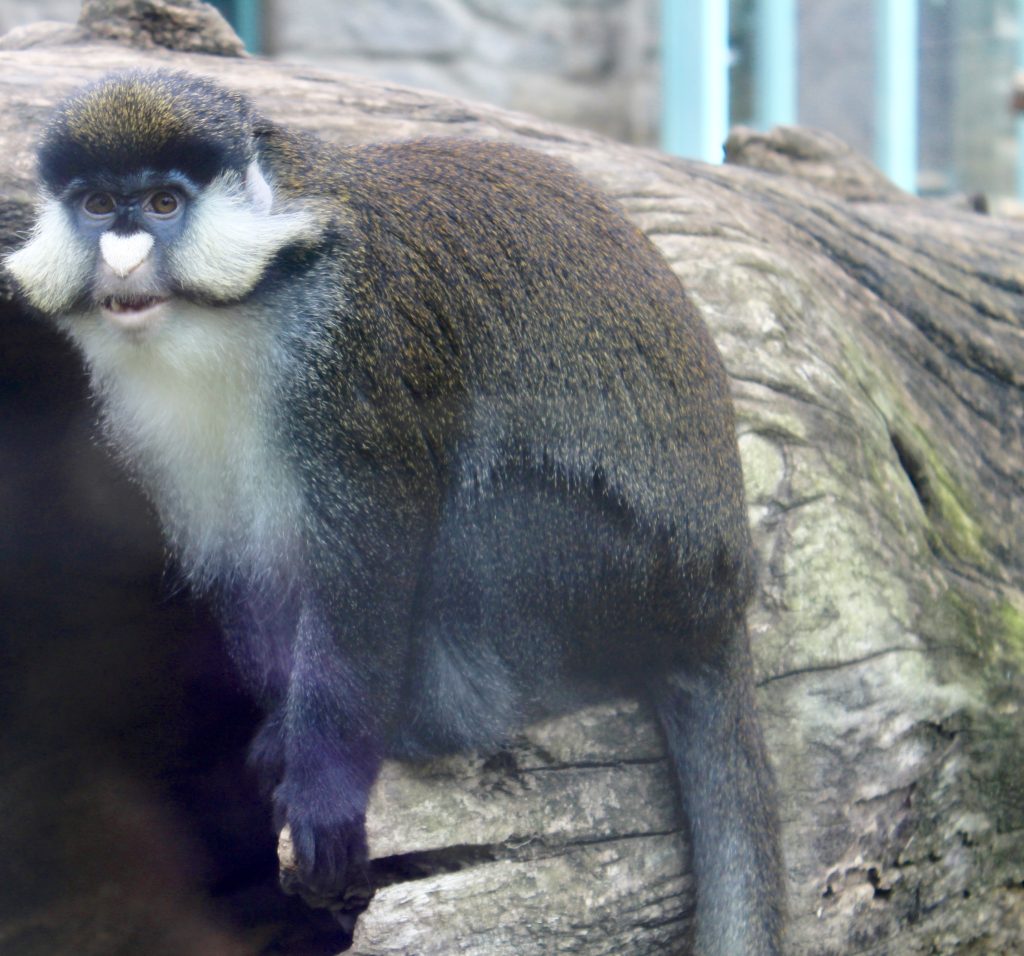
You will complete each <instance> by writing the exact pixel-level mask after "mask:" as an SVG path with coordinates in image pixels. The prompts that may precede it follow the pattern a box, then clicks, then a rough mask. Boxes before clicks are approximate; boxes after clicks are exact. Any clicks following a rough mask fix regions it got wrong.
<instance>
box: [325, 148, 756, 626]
mask: <svg viewBox="0 0 1024 956" xmlns="http://www.w3.org/2000/svg"><path fill="white" fill-rule="evenodd" d="M331 160H332V161H333V162H334V164H335V166H334V168H333V170H332V171H331V172H330V174H329V175H328V176H327V177H326V178H325V188H326V189H328V190H330V191H332V192H333V193H334V194H335V195H336V196H337V198H338V200H339V204H340V208H341V210H342V212H341V222H340V224H339V242H340V243H341V244H343V245H345V246H347V247H348V250H347V252H346V255H345V257H344V258H345V261H346V263H347V264H348V267H349V268H351V270H352V276H351V279H350V286H349V288H350V299H351V302H352V303H353V308H352V309H351V311H346V312H345V313H344V314H341V315H339V317H338V328H337V336H339V337H340V339H341V340H342V343H341V348H340V349H339V348H338V345H339V341H338V339H335V341H334V344H333V346H332V351H335V352H336V351H346V350H347V351H349V352H352V351H353V350H355V351H357V352H359V353H360V358H359V360H358V362H354V363H353V368H356V367H358V368H363V367H366V366H370V367H373V368H374V369H376V370H377V378H376V384H375V386H374V388H373V395H372V396H371V401H376V402H385V403H387V404H388V405H390V406H391V409H392V416H391V418H390V421H391V423H392V426H393V427H395V428H397V429H398V430H399V431H404V432H406V433H407V434H415V435H416V438H417V440H419V438H420V436H422V442H421V444H422V445H423V446H424V447H425V449H426V452H425V460H424V462H423V465H422V469H421V473H422V474H424V475H425V474H428V473H430V474H431V475H433V473H435V472H437V471H440V472H442V473H443V476H444V477H442V479H441V488H440V490H439V494H440V495H441V496H442V498H445V497H450V494H451V491H450V489H451V488H452V487H459V486H466V485H469V484H476V485H480V484H486V483H488V482H494V481H499V482H500V481H507V480H508V478H509V476H510V475H512V474H513V473H516V472H520V471H526V472H530V473H531V474H534V475H537V476H540V480H542V481H548V482H549V483H552V484H553V485H560V486H561V487H563V488H564V489H566V490H567V493H568V494H570V495H573V494H575V495H576V496H577V497H581V498H586V499H588V501H590V502H591V503H592V504H593V505H594V506H595V507H597V508H599V509H605V510H606V511H608V512H609V513H614V514H615V515H617V517H616V519H615V520H617V521H620V520H621V521H624V522H625V524H626V525H628V526H630V527H633V528H634V529H637V528H639V529H643V530H642V532H641V534H640V535H639V536H637V537H643V538H644V540H646V541H647V542H658V544H656V545H651V544H648V545H647V546H646V547H647V551H648V552H649V550H650V547H659V548H661V549H663V551H664V561H665V562H667V563H669V564H671V565H672V566H673V568H674V569H675V570H676V571H679V575H678V576H677V577H673V574H668V577H667V578H666V581H665V583H664V586H665V587H666V588H675V589H677V590H680V589H682V590H681V591H680V600H681V601H683V602H684V603H686V604H687V605H688V606H690V607H692V608H695V607H697V606H698V605H701V606H704V607H706V608H707V609H708V613H709V614H712V615H714V614H715V613H716V612H715V611H714V607H717V606H718V605H721V606H722V607H729V608H735V607H737V606H739V607H742V605H743V604H745V602H746V594H747V592H748V590H749V587H750V582H751V579H752V570H751V557H750V540H749V531H748V526H747V518H746V510H745V506H744V500H743V491H742V478H741V471H740V466H739V460H738V454H737V449H736V440H735V430H734V422H733V414H732V405H731V400H730V397H729V388H728V381H727V378H726V375H725V372H724V369H723V366H722V362H721V358H720V356H719V353H718V350H717V349H716V347H715V345H714V343H713V341H712V340H711V338H710V335H709V333H708V330H707V328H706V327H705V325H704V323H703V321H702V320H701V319H700V318H699V316H698V315H697V313H696V311H695V310H694V308H693V306H692V305H691V304H690V302H689V301H688V299H687V298H686V296H685V293H684V292H683V289H682V287H681V286H680V284H679V281H678V280H677V278H676V276H675V275H674V273H673V272H672V271H671V269H670V268H669V267H668V265H667V263H666V262H665V261H664V259H663V258H662V257H661V255H660V254H659V253H658V252H657V250H656V249H655V248H654V247H653V245H652V244H651V243H650V242H649V241H648V240H647V239H646V237H644V236H643V235H642V234H641V233H640V232H639V230H637V229H636V228H635V227H634V226H633V225H632V224H630V223H629V222H628V220H627V219H626V218H625V216H624V215H623V214H622V212H621V211H619V210H618V209H617V208H615V207H613V206H612V205H611V204H609V203H608V202H607V201H606V200H605V199H603V198H602V197H601V196H600V195H599V194H598V193H597V192H596V190H594V189H593V188H592V187H590V186H589V185H588V184H587V183H586V182H584V181H583V180H582V179H581V178H580V177H579V176H578V175H577V174H576V173H574V172H573V171H572V170H571V169H570V168H569V167H568V166H565V165H563V164H561V163H559V162H557V161H554V160H552V159H550V158H548V157H545V156H543V155H541V154H538V153H535V152H531V151H527V150H524V149H520V148H517V147H514V146H510V145H507V144H496V143H483V142H476V141H467V140H422V141H415V142H406V143H396V144H378V145H372V146H363V147H355V148H352V149H350V150H348V151H346V152H344V153H342V154H341V161H340V164H338V157H337V154H334V155H332V156H331ZM365 303H374V305H373V307H372V308H371V307H364V304H365ZM370 353H372V354H370ZM336 374H337V375H338V376H340V377H344V376H346V375H348V374H349V372H347V371H345V370H340V369H339V370H338V371H337V373H336ZM382 382H383V383H385V384H381V383H382ZM368 389H369V386H366V387H364V388H363V390H362V391H363V393H364V394H365V393H366V392H367V390H368ZM380 441H382V442H383V441H384V439H383V438H382V439H380ZM401 444H402V446H403V447H405V448H408V446H409V442H408V441H406V440H403V441H402V442H401ZM427 457H429V462H427V461H426V458H427ZM415 467H416V466H415V464H410V468H415ZM588 507H589V505H588ZM577 517H578V516H577ZM552 520H554V519H553V518H552ZM581 520H582V519H581ZM587 520H589V519H587ZM563 532H564V533H569V534H571V533H572V532H571V529H570V528H566V529H560V530H559V531H554V530H552V531H551V532H550V535H549V537H550V538H551V544H552V547H555V546H556V545H557V543H558V542H556V541H555V538H557V537H558V536H559V535H562V534H563ZM531 533H532V534H534V535H535V537H536V538H542V537H543V536H544V535H545V529H544V528H543V527H537V528H534V529H532V531H531ZM534 544H535V545H538V544H542V543H541V542H539V541H534ZM600 546H601V547H604V545H600ZM608 547H612V546H611V545H610V544H608ZM614 547H615V548H620V549H621V548H622V543H621V542H619V543H617V544H615V545H614ZM658 560H660V559H658ZM655 563H657V560H656V562H655ZM637 564H638V566H640V565H644V566H645V567H647V568H650V567H651V566H652V564H651V558H650V554H649V553H645V554H644V555H643V556H638V557H637ZM595 573H596V572H595ZM670 579H671V580H670ZM684 592H685V593H684Z"/></svg>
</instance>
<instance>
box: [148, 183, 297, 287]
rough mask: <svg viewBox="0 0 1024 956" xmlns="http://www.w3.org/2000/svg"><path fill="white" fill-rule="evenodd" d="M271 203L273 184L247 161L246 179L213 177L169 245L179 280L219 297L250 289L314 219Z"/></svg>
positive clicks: (171, 263) (174, 270) (172, 265)
mask: <svg viewBox="0 0 1024 956" xmlns="http://www.w3.org/2000/svg"><path fill="white" fill-rule="evenodd" d="M254 165H255V164H254ZM257 173H258V174H259V175H258V178H257ZM272 205H273V193H272V191H271V187H270V185H269V184H268V183H267V182H266V180H265V179H264V178H263V175H262V173H259V170H258V167H255V170H254V169H253V167H250V171H249V174H248V176H247V179H246V181H244V182H243V181H242V179H241V178H240V177H239V176H238V175H237V174H228V175H225V176H221V177H220V178H219V179H215V180H214V181H213V182H212V183H210V185H209V186H207V187H206V189H205V190H204V192H203V194H202V195H201V196H200V197H199V198H198V199H197V200H196V202H195V204H194V205H193V207H192V210H191V219H190V222H189V224H188V226H187V227H186V229H185V232H184V234H183V235H182V236H181V237H180V238H179V239H178V241H177V242H176V243H175V244H174V246H173V247H172V248H171V249H169V250H168V260H169V262H170V265H171V268H172V271H173V273H174V276H175V278H176V279H177V281H178V282H179V283H180V284H181V285H182V286H183V287H184V288H186V289H189V290H194V291H196V292H200V293H202V294H204V295H208V296H210V297H211V298H213V299H215V300H220V301H226V300H232V299H239V298H242V297H243V296H244V295H246V294H248V293H249V292H251V291H252V289H253V288H254V287H255V285H256V283H257V282H259V280H260V278H261V277H262V276H263V273H264V271H265V269H266V268H267V266H268V265H269V263H270V261H271V259H273V258H274V256H275V255H277V253H278V252H279V251H280V250H281V249H283V248H284V247H285V246H287V245H289V244H290V243H292V242H295V241H297V240H299V239H301V238H302V237H303V236H305V235H308V234H309V233H310V232H311V227H312V226H313V225H314V217H313V215H312V214H311V213H310V212H308V211H306V210H304V209H292V210H286V211H283V212H278V213H274V212H271V211H270V209H271V206H272Z"/></svg>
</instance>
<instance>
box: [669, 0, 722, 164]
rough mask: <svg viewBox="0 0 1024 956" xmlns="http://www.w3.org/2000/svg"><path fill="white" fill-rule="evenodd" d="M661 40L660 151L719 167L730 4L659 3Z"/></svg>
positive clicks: (715, 0) (716, 0) (705, 0)
mask: <svg viewBox="0 0 1024 956" xmlns="http://www.w3.org/2000/svg"><path fill="white" fill-rule="evenodd" d="M661 41H662V46H661V55H662V107H661V143H662V148H663V149H664V150H665V152H667V153H674V154H676V155H677V156H690V157H692V158H694V159H703V160H704V161H705V162H709V163H720V162H721V161H722V144H723V143H724V142H725V137H726V135H727V134H728V131H729V4H728V0H662V4H661Z"/></svg>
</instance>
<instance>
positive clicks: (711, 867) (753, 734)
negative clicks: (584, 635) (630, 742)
mask: <svg viewBox="0 0 1024 956" xmlns="http://www.w3.org/2000/svg"><path fill="white" fill-rule="evenodd" d="M741 626H742V625H741ZM740 636H741V641H740V642H739V643H740V649H739V650H740V653H741V654H742V656H743V657H744V658H746V659H745V660H742V661H739V662H738V664H737V661H735V660H733V661H731V662H730V664H731V666H730V667H729V668H728V670H726V671H724V672H723V671H722V670H720V669H718V668H715V667H712V666H702V667H700V668H697V669H690V668H687V669H685V670H683V669H679V670H675V671H670V672H669V673H668V674H667V675H665V676H662V677H659V678H658V679H657V680H656V682H655V685H654V688H653V690H654V700H655V706H656V709H657V712H658V716H659V718H660V720H661V725H662V728H663V730H664V734H665V739H666V743H667V747H668V752H669V756H670V758H671V761H672V763H673V765H674V767H675V770H676V774H677V777H678V784H679V792H680V797H681V802H682V807H683V812H684V814H685V816H686V819H687V822H688V824H689V829H690V837H691V844H692V847H693V869H694V875H695V878H696V885H697V941H696V952H697V953H699V954H700V956H777V954H779V953H781V951H782V950H781V946H782V942H781V937H782V927H783V921H784V914H785V890H784V876H783V866H782V856H781V852H780V849H779V823H778V816H777V811H776V804H775V782H774V779H773V776H772V773H771V769H770V767H769V765H768V760H767V757H766V754H765V748H764V742H763V739H762V737H761V729H760V726H759V724H758V722H757V717H756V714H755V711H754V700H753V688H752V681H751V678H750V666H749V651H748V650H747V644H746V635H745V633H744V634H742V635H740Z"/></svg>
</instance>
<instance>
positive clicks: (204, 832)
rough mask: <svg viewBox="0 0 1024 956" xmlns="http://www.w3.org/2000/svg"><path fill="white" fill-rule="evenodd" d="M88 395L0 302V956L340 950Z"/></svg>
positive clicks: (216, 667)
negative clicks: (306, 892) (104, 441)
mask: <svg viewBox="0 0 1024 956" xmlns="http://www.w3.org/2000/svg"><path fill="white" fill-rule="evenodd" d="M86 392H87V387H86V382H85V378H84V375H83V373H82V370H81V368H80V365H79V363H78V360H77V358H76V356H75V355H74V354H73V353H72V352H71V350H70V348H69V347H68V346H67V345H66V344H65V343H64V341H63V340H62V339H61V338H60V337H59V336H58V335H57V334H56V333H55V332H53V331H52V330H51V329H50V328H49V327H48V326H45V325H43V324H42V323H39V322H36V321H33V320H31V319H29V318H26V317H25V316H24V315H22V314H20V313H19V312H17V311H16V310H14V309H12V308H11V307H10V306H6V307H0V954H3V956H44V954H45V956H59V954H68V956H71V954H75V956H92V954H95V956H120V954H124V956H129V954H143V953H144V954H146V956H163V954H167V956H170V954H175V956H180V954H184V953H188V954H191V956H204V954H210V956H235V954H238V956H242V954H246V956H248V954H272V953H274V954H276V953H281V954H284V953H287V954H289V956H293V954H294V956H313V954H327V953H334V952H337V951H339V950H340V949H341V948H342V947H343V946H344V945H346V944H347V939H346V938H345V936H344V934H343V933H342V931H341V930H340V929H339V927H338V926H337V924H336V923H334V922H333V921H332V920H331V918H330V917H329V916H327V915H325V914H322V913H315V912H313V911H310V910H308V909H307V908H306V907H305V906H304V905H303V904H302V903H301V902H300V901H298V900H297V899H294V898H290V897H286V896H285V895H284V894H282V893H281V891H280V890H279V889H278V887H277V861H276V852H275V837H274V834H273V832H272V828H271V822H270V811H269V808H268V807H267V806H266V805H265V803H264V801H263V800H262V799H261V798H260V796H259V794H258V791H257V787H256V782H255V780H254V779H253V777H252V775H251V774H250V773H249V772H248V770H247V769H246V767H245V748H246V744H247V742H248V740H249V738H250V736H251V734H252V732H253V729H254V726H255V724H256V721H257V717H258V715H257V714H256V713H255V711H254V709H253V708H252V706H251V705H250V704H249V702H248V701H247V699H246V698H245V696H244V695H243V694H242V692H241V690H240V688H239V685H238V682H237V680H236V679H235V676H234V674H233V672H232V669H231V666H230V663H229V661H228V660H227V657H226V654H225V651H224V648H223V646H222V642H221V638H220V635H219V633H218V630H217V627H216V625H215V623H214V622H213V620H212V619H211V617H210V614H209V613H208V611H207V610H206V609H205V608H204V607H202V606H201V605H199V604H198V603H196V602H194V601H193V600H192V599H190V597H189V596H188V595H187V594H186V593H185V592H184V591H183V589H181V588H180V587H177V586H176V584H175V580H174V575H173V572H171V571H168V569H167V563H166V560H165V556H164V553H163V548H162V545H161V542H160V536H159V533H158V531H157V528H156V526H155V524H154V521H153V517H152V515H151V513H150V510H149V508H148V506H147V505H146V503H145V501H144V500H143V499H142V497H141V495H140V494H139V492H138V491H137V490H136V489H135V488H134V487H133V486H132V485H131V483H130V482H128V481H127V480H126V479H125V477H124V476H123V474H121V472H120V471H119V470H118V468H117V467H116V465H115V464H114V463H113V462H112V460H111V458H110V456H109V455H108V453H107V451H106V450H105V449H104V448H103V447H102V446H101V445H100V443H99V442H98V440H97V438H96V429H95V426H94V423H93V422H94V415H93V412H92V409H91V408H90V407H89V405H88V401H87V397H86Z"/></svg>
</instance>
